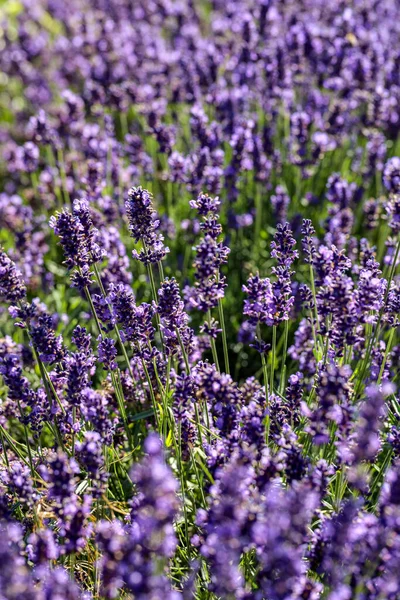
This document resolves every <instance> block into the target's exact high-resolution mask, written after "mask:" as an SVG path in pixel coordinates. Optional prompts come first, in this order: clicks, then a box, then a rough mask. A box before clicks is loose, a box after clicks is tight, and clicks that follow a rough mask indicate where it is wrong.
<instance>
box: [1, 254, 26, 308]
mask: <svg viewBox="0 0 400 600" xmlns="http://www.w3.org/2000/svg"><path fill="white" fill-rule="evenodd" d="M25 297H26V287H25V283H24V281H23V279H22V274H21V272H20V271H19V270H18V269H17V267H16V266H15V264H14V263H13V261H12V260H11V259H10V258H9V257H8V255H7V254H6V253H5V252H4V250H3V249H2V248H1V247H0V300H1V301H2V302H13V303H14V302H20V301H21V300H24V299H25Z"/></svg>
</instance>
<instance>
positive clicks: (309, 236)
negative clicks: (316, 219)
mask: <svg viewBox="0 0 400 600" xmlns="http://www.w3.org/2000/svg"><path fill="white" fill-rule="evenodd" d="M301 233H302V234H303V236H304V237H303V239H302V240H301V245H302V248H303V252H304V261H305V262H306V263H309V264H312V263H313V262H314V256H315V252H316V249H315V244H314V241H313V237H314V236H315V229H314V227H313V225H312V222H311V221H310V219H303V224H302V227H301Z"/></svg>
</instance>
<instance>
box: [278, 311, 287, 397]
mask: <svg viewBox="0 0 400 600" xmlns="http://www.w3.org/2000/svg"><path fill="white" fill-rule="evenodd" d="M283 335H284V338H283V353H282V366H281V380H280V384H279V386H280V387H279V389H280V392H281V394H282V393H283V390H284V389H285V373H286V354H287V347H288V337H289V321H288V320H287V321H285V331H284V334H283Z"/></svg>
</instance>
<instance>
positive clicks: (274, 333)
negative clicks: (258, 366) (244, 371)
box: [269, 325, 276, 394]
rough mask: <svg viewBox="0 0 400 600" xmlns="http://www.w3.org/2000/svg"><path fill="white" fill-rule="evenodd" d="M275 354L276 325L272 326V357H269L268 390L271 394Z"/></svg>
mask: <svg viewBox="0 0 400 600" xmlns="http://www.w3.org/2000/svg"><path fill="white" fill-rule="evenodd" d="M275 355H276V325H273V327H272V357H271V379H270V386H269V388H270V390H271V394H272V393H273V392H274V371H275Z"/></svg>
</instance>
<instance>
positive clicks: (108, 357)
mask: <svg viewBox="0 0 400 600" xmlns="http://www.w3.org/2000/svg"><path fill="white" fill-rule="evenodd" d="M97 339H98V342H99V345H98V346H97V351H98V354H99V361H100V362H101V363H103V368H104V369H105V370H106V371H115V369H117V368H118V365H117V362H116V361H115V359H116V358H117V354H118V352H117V348H116V346H115V340H113V339H112V338H102V337H101V335H100V336H99V337H98V338H97Z"/></svg>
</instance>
